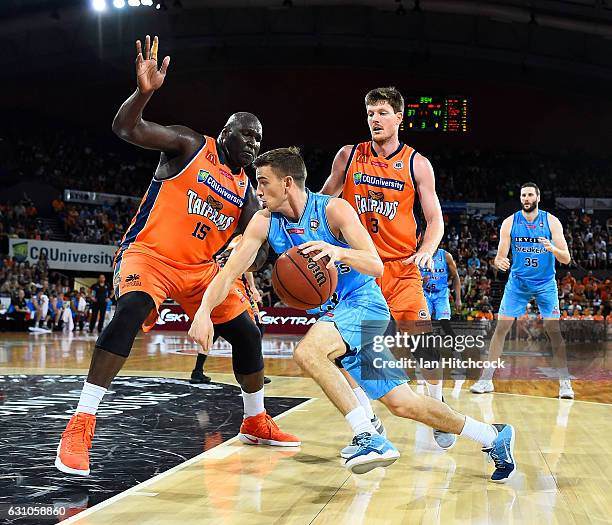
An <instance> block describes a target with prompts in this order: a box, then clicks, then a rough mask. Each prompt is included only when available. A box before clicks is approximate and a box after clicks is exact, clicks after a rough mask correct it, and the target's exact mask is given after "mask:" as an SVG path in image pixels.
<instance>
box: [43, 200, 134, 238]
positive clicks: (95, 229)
mask: <svg viewBox="0 0 612 525" xmlns="http://www.w3.org/2000/svg"><path fill="white" fill-rule="evenodd" d="M137 208H138V205H137V203H136V202H134V201H132V200H125V201H120V202H116V203H115V204H112V205H109V204H105V205H102V206H97V205H96V206H94V205H89V204H72V203H70V204H67V205H66V203H64V201H62V200H60V199H55V200H54V201H53V209H54V210H55V211H56V213H57V215H58V217H59V218H60V220H61V223H62V224H63V226H64V228H65V231H66V233H67V235H68V240H69V241H70V242H85V243H92V244H113V245H117V244H118V243H119V241H120V240H121V238H122V237H123V234H124V233H125V231H126V229H127V227H128V226H129V224H130V221H131V220H132V217H133V216H134V214H135V213H136V210H137Z"/></svg>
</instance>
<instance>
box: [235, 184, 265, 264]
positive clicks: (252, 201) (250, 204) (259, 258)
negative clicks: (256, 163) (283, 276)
mask: <svg viewBox="0 0 612 525" xmlns="http://www.w3.org/2000/svg"><path fill="white" fill-rule="evenodd" d="M259 210H261V206H260V204H259V201H258V200H257V196H256V195H255V192H254V191H253V188H252V187H249V190H248V192H247V194H246V202H245V203H244V206H243V207H242V211H241V212H240V218H239V219H238V227H237V228H236V229H237V231H239V232H244V231H246V229H247V226H248V224H249V222H251V219H252V218H253V217H254V216H255V214H256V213H257V212H258V211H259ZM269 251H270V245H269V244H268V241H264V243H263V244H262V245H261V247H260V248H259V250H258V251H257V255H256V256H255V260H254V261H253V264H252V265H251V266H250V267H249V269H248V270H247V271H249V272H256V271H257V270H259V269H260V268H261V267H262V266H263V265H264V264H265V263H266V261H267V260H268V252H269Z"/></svg>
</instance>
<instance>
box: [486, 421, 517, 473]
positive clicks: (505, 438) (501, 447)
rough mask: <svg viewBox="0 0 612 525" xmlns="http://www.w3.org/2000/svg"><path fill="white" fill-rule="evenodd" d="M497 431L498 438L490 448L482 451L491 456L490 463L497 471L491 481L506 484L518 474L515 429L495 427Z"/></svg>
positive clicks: (502, 426)
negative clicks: (491, 462) (515, 460)
mask: <svg viewBox="0 0 612 525" xmlns="http://www.w3.org/2000/svg"><path fill="white" fill-rule="evenodd" d="M493 426H494V427H495V428H496V429H497V438H495V441H493V443H492V445H491V447H490V448H483V449H482V451H483V452H484V453H485V454H487V455H488V456H489V461H491V460H493V462H494V463H495V471H494V472H493V474H492V475H491V481H493V482H495V483H506V482H507V481H508V480H510V479H511V478H512V476H514V474H515V473H516V463H515V462H514V434H515V432H514V427H513V426H512V425H493Z"/></svg>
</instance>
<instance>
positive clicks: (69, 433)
mask: <svg viewBox="0 0 612 525" xmlns="http://www.w3.org/2000/svg"><path fill="white" fill-rule="evenodd" d="M85 421H86V420H85V419H84V418H79V417H76V418H75V419H74V422H73V423H72V425H71V426H70V428H67V429H66V430H64V433H63V434H62V436H64V435H65V436H66V437H67V438H69V439H68V448H69V449H70V450H71V451H78V452H81V451H82V450H83V447H82V446H81V445H82V443H84V444H85V450H87V449H88V448H90V447H91V440H92V438H93V426H92V425H87V424H86V422H85ZM80 436H83V441H81V440H80V439H78V437H80Z"/></svg>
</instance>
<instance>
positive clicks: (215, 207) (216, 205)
mask: <svg viewBox="0 0 612 525" xmlns="http://www.w3.org/2000/svg"><path fill="white" fill-rule="evenodd" d="M206 203H207V204H208V205H209V206H210V207H211V208H212V209H213V210H217V211H219V210H222V209H223V204H222V203H221V202H219V201H218V200H215V198H214V197H213V196H212V195H209V196H208V197H206Z"/></svg>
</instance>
